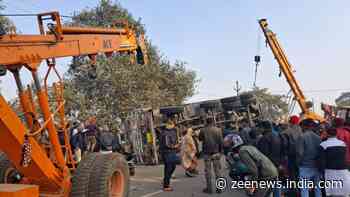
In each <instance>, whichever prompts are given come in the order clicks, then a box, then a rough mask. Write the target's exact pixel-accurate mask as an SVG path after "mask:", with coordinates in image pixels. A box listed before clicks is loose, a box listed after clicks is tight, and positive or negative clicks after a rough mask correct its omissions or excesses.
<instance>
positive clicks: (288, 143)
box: [281, 116, 302, 196]
mask: <svg viewBox="0 0 350 197" xmlns="http://www.w3.org/2000/svg"><path fill="white" fill-rule="evenodd" d="M299 122H300V120H299V117H298V116H291V117H290V119H289V125H288V128H287V129H286V130H284V131H283V132H282V133H281V137H282V142H283V155H285V156H286V157H287V161H288V165H287V166H288V172H289V178H290V179H291V180H296V179H297V178H298V165H297V161H296V155H297V148H296V143H297V140H298V138H299V137H300V136H301V134H302V131H301V128H300V126H299ZM288 193H289V194H290V196H296V191H294V190H291V191H288Z"/></svg>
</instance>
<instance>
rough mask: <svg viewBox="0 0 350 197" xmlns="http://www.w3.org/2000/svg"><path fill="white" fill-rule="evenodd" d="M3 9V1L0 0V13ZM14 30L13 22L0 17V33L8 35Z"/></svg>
mask: <svg viewBox="0 0 350 197" xmlns="http://www.w3.org/2000/svg"><path fill="white" fill-rule="evenodd" d="M4 9H5V6H4V5H3V1H2V0H0V13H1V12H2V11H3V10H4ZM15 31H16V28H15V26H14V24H13V22H12V21H11V20H10V19H9V18H7V17H5V16H0V33H8V32H15Z"/></svg>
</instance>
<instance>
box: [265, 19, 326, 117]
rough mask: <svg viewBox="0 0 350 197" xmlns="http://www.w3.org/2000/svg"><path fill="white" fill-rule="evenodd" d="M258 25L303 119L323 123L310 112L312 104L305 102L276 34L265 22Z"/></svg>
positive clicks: (317, 115)
mask: <svg viewBox="0 0 350 197" xmlns="http://www.w3.org/2000/svg"><path fill="white" fill-rule="evenodd" d="M259 25H260V27H261V29H262V31H263V33H264V35H265V38H266V42H267V43H268V45H269V47H270V49H271V51H272V53H273V55H274V56H275V59H276V60H277V62H278V64H279V66H280V69H281V71H282V73H283V75H284V76H285V77H286V80H287V82H288V84H289V87H290V88H291V90H292V92H293V94H294V98H295V100H296V101H297V102H298V104H299V106H300V109H301V111H302V115H303V118H311V119H313V120H317V121H320V122H323V121H324V118H323V117H322V116H320V115H319V114H317V113H315V112H313V111H311V110H310V108H311V107H312V102H310V101H307V100H306V97H305V95H304V93H303V91H302V90H301V88H300V86H299V84H298V81H297V80H296V78H295V76H294V74H293V71H292V66H291V64H290V63H289V61H288V59H287V56H286V54H285V53H284V51H283V49H282V47H281V45H280V44H279V43H278V40H277V38H276V34H275V33H274V32H273V31H271V30H270V29H269V28H268V23H267V20H266V19H260V20H259Z"/></svg>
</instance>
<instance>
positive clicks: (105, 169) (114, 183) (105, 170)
mask: <svg viewBox="0 0 350 197" xmlns="http://www.w3.org/2000/svg"><path fill="white" fill-rule="evenodd" d="M88 190H89V197H109V196H114V197H127V196H128V195H129V169H128V164H127V162H126V160H125V158H124V156H123V155H121V154H119V153H109V154H104V155H101V156H100V157H99V159H98V160H97V161H96V163H94V167H93V170H92V171H91V174H90V180H89V189H88Z"/></svg>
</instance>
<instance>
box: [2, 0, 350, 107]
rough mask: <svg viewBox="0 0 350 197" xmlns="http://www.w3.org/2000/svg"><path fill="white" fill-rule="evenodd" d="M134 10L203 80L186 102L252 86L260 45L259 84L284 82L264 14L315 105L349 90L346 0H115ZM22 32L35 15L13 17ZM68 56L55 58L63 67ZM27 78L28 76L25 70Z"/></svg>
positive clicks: (29, 8)
mask: <svg viewBox="0 0 350 197" xmlns="http://www.w3.org/2000/svg"><path fill="white" fill-rule="evenodd" d="M97 3H98V1H97V0H89V1H88V0H84V1H83V0H81V1H73V0H59V1H58V0H56V1H55V0H52V1H47V0H36V1H35V0H4V4H5V5H6V9H5V11H4V13H38V12H46V11H51V10H57V11H59V12H61V14H65V15H71V14H73V12H74V11H79V10H81V9H83V8H86V7H93V6H95V5H97ZM120 3H121V4H122V6H123V7H125V8H127V9H128V10H129V11H130V12H131V13H132V15H133V16H134V17H136V18H139V17H140V18H142V22H143V23H144V24H145V26H146V29H147V36H148V37H149V38H150V39H151V40H152V42H153V43H154V44H156V45H157V46H158V47H159V49H160V51H161V52H162V54H164V55H165V56H167V57H168V58H169V59H170V60H171V61H175V60H176V59H179V60H184V61H186V62H188V68H189V69H193V70H195V71H197V73H198V76H199V77H200V79H201V83H200V85H199V88H198V93H197V94H196V95H195V96H194V97H193V98H190V99H189V101H199V100H206V99H214V98H220V97H224V96H231V95H232V94H233V85H234V82H235V81H236V80H238V81H239V82H240V84H241V85H242V88H243V89H244V90H249V89H250V88H251V87H252V85H253V79H254V62H253V57H254V55H256V53H257V51H258V49H257V48H258V47H257V46H258V45H260V46H261V47H260V48H261V49H260V55H261V56H262V63H261V66H260V67H259V71H258V81H257V85H258V86H260V87H267V88H269V89H271V91H272V92H274V93H281V94H285V93H287V92H288V90H289V88H288V86H287V83H286V81H285V79H284V78H283V77H281V78H280V77H278V73H279V69H278V65H277V63H276V61H275V60H274V59H273V57H272V53H271V51H270V49H268V48H266V47H265V45H264V38H263V37H261V39H260V43H259V44H258V40H259V39H258V35H259V34H260V35H262V34H261V31H260V29H258V23H257V20H258V19H259V18H267V19H268V22H269V24H270V27H271V29H272V30H273V31H274V32H275V33H277V36H278V39H279V41H280V43H281V45H282V47H283V48H284V50H285V51H286V53H287V56H288V58H289V60H290V62H291V63H292V65H293V68H294V69H295V70H296V73H295V75H296V77H297V79H298V81H299V82H300V85H301V87H302V89H303V90H305V94H306V96H307V97H308V98H309V99H310V100H311V99H313V100H314V101H315V103H316V106H317V107H318V106H319V103H320V102H326V103H333V102H334V99H335V98H336V97H337V96H339V95H340V93H341V92H342V91H347V90H349V91H350V85H349V84H348V81H349V79H348V75H349V71H350V67H349V65H348V63H349V56H350V55H349V53H350V45H349V43H350V38H349V35H350V25H349V21H346V19H349V18H350V12H349V10H350V9H349V8H350V1H348V0H333V1H319V0H307V1H306V0H284V1H277V0H274V1H272V0H264V1H261V0H249V1H248V0H215V1H213V0H176V1H164V0H121V1H120ZM11 19H12V20H13V21H14V22H15V24H16V26H17V27H18V29H19V30H20V31H21V32H22V33H36V32H37V25H36V21H35V18H31V17H27V18H18V17H12V18H11ZM68 61H69V59H63V60H61V61H59V64H60V65H61V66H60V68H59V70H60V72H62V73H63V72H65V70H66V66H65V64H66V63H67V62H68ZM11 77H12V76H10V75H7V76H6V77H3V78H2V79H1V80H2V84H1V91H2V92H1V93H2V95H4V96H5V97H6V98H13V97H14V96H15V94H16V89H15V84H14V82H13V81H12V80H9V79H12V78H11ZM24 80H25V81H26V82H27V81H28V80H29V77H28V76H27V75H25V77H24Z"/></svg>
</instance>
